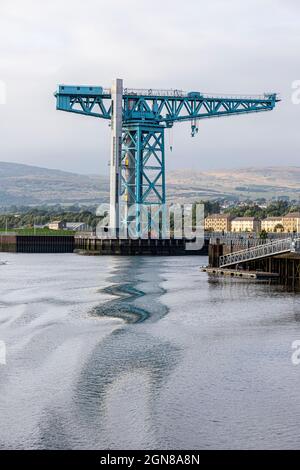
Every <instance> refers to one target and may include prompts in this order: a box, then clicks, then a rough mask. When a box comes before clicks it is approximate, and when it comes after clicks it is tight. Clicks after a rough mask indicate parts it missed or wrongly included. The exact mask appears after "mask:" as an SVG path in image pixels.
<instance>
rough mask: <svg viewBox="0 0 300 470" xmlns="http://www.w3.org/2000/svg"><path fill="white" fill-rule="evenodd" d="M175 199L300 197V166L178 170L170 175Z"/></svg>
mask: <svg viewBox="0 0 300 470" xmlns="http://www.w3.org/2000/svg"><path fill="white" fill-rule="evenodd" d="M167 184H168V191H169V194H170V195H171V197H172V199H173V198H176V199H177V200H181V201H184V200H190V201H194V200H197V199H199V198H201V197H203V198H204V199H207V198H209V199H212V198H216V197H226V198H238V199H246V198H259V197H264V198H266V199H271V198H272V197H278V196H289V197H290V199H299V197H300V167H264V168H254V167H250V168H238V169H226V170H225V169H223V170H214V171H205V172H200V171H195V170H190V169H188V170H177V171H173V172H170V173H169V174H168V175H167Z"/></svg>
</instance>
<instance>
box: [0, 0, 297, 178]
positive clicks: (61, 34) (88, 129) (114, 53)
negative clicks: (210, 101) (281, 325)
mask: <svg viewBox="0 0 300 470" xmlns="http://www.w3.org/2000/svg"><path fill="white" fill-rule="evenodd" d="M299 14H300V5H299V3H297V1H292V0H290V1H288V2H282V1H280V0H264V1H261V0H245V1H243V2H241V1H240V0H211V1H210V2H207V1H202V0H200V1H199V0H188V1H186V2H185V3H183V2H182V1H179V0H173V1H168V0H167V1H166V0H165V1H164V2H162V1H158V0H152V1H151V3H149V2H148V1H145V0H139V1H137V0H127V1H126V2H124V1H122V0H111V1H110V2H107V1H99V0H97V1H96V0H86V1H85V2H82V1H78V0H65V1H64V2H61V1H58V0H52V1H50V0H45V1H43V2H41V1H39V0H2V1H1V6H0V80H2V81H4V82H5V83H6V86H7V92H8V97H9V99H8V101H7V104H6V106H1V107H0V122H1V126H0V139H1V160H8V161H18V162H24V163H32V164H39V165H41V166H50V167H59V168H62V169H68V170H72V171H80V172H107V170H108V167H107V161H108V158H109V129H108V128H107V123H104V122H101V121H100V120H97V119H92V118H89V119H88V118H85V117H80V116H74V115H71V114H64V113H59V112H57V111H56V110H55V100H54V97H53V91H54V90H55V88H56V85H57V84H58V83H74V84H76V83H79V84H80V83H83V84H95V85H103V86H109V85H110V83H111V80H112V79H113V78H115V77H117V76H118V77H122V78H124V80H125V86H130V87H138V88H143V87H151V88H160V87H161V88H182V89H187V90H189V89H195V90H197V89H198V90H201V91H205V92H218V93H260V92H263V91H273V90H275V91H280V92H281V93H282V94H283V97H284V98H285V101H284V102H282V103H281V104H280V105H279V106H278V109H277V110H275V111H274V112H272V113H265V114H260V115H252V116H243V117H239V118H231V119H223V120H222V119H219V120H211V121H209V122H208V121H206V122H204V121H202V122H201V126H200V132H199V136H198V137H197V139H190V137H189V129H188V125H186V124H183V125H177V126H175V127H174V130H173V134H174V151H173V153H172V155H170V154H168V155H167V165H168V167H169V168H178V167H181V166H189V167H196V168H199V169H201V168H204V169H206V168H209V167H218V166H236V165H242V164H243V165H249V164H251V165H252V164H266V165H270V164H281V163H282V160H283V158H284V162H285V163H286V164H297V163H298V159H299V157H298V155H299V153H298V150H299V137H298V120H299V113H300V106H299V107H297V106H293V105H292V104H291V103H290V94H291V83H292V81H293V80H296V79H299V78H300V77H299V76H297V74H298V67H297V63H298V54H297V51H298V50H299V46H300V34H299V31H300V29H299V17H300V16H299Z"/></svg>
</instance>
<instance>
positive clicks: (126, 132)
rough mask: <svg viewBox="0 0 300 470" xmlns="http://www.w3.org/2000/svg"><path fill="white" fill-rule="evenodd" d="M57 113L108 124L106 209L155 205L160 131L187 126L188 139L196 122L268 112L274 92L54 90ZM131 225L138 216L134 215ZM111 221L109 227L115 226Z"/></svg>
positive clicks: (160, 171) (161, 197) (161, 171)
mask: <svg viewBox="0 0 300 470" xmlns="http://www.w3.org/2000/svg"><path fill="white" fill-rule="evenodd" d="M55 96H56V103H57V105H56V107H57V109H58V110H61V111H67V112H72V113H77V114H83V115H85V116H93V117H97V118H101V119H107V120H110V121H111V123H112V154H111V205H115V206H117V205H118V204H120V203H121V202H122V201H123V203H125V204H127V206H128V207H130V205H133V204H136V205H137V206H139V205H161V204H164V203H165V200H166V190H165V144H164V131H165V129H166V128H170V127H172V126H173V125H174V123H175V122H181V121H190V122H191V127H192V136H193V135H194V134H195V133H196V132H197V131H198V121H199V120H201V119H207V118H213V117H222V116H232V115H238V114H249V113H253V112H263V111H271V110H272V109H273V108H274V107H275V104H276V102H277V101H279V100H278V98H277V95H276V94H274V93H269V94H264V95H255V96H239V95H235V96H232V95H231V96H218V95H206V94H203V93H200V92H189V93H187V92H183V91H182V90H152V89H148V90H137V89H126V88H125V89H123V83H122V80H119V79H117V80H116V81H115V82H114V84H113V87H112V88H111V89H105V88H102V87H94V86H90V87H89V86H66V85H60V86H59V87H58V91H57V92H56V93H55ZM136 217H137V225H139V221H138V218H139V216H138V213H137V216H136ZM116 218H117V217H116V215H115V217H112V216H111V225H115V224H116Z"/></svg>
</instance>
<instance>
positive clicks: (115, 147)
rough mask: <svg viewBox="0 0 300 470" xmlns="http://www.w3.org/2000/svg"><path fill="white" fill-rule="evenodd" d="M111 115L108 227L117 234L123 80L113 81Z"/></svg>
mask: <svg viewBox="0 0 300 470" xmlns="http://www.w3.org/2000/svg"><path fill="white" fill-rule="evenodd" d="M111 99H112V115H111V158H110V214H109V219H110V220H109V225H110V228H111V230H115V231H116V236H118V232H119V210H120V208H119V202H120V201H119V197H120V188H121V178H120V176H121V175H120V165H121V154H122V103H123V80H120V79H118V78H117V79H116V80H114V81H113V84H112V88H111Z"/></svg>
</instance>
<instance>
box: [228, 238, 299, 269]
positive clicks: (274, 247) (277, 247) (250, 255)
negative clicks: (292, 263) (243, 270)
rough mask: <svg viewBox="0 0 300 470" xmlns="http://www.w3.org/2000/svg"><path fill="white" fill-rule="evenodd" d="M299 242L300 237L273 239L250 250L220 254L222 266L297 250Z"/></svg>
mask: <svg viewBox="0 0 300 470" xmlns="http://www.w3.org/2000/svg"><path fill="white" fill-rule="evenodd" d="M298 244H299V239H293V238H285V239H281V240H276V241H272V242H270V243H264V244H263V245H259V246H255V247H253V248H249V249H248V250H241V251H236V252H234V253H230V254H228V255H223V256H220V267H221V268H224V267H226V266H232V265H234V264H239V263H244V262H246V261H252V260H255V259H259V258H265V257H268V256H273V255H279V254H281V253H287V252H290V251H295V249H296V247H297V245H298Z"/></svg>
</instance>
